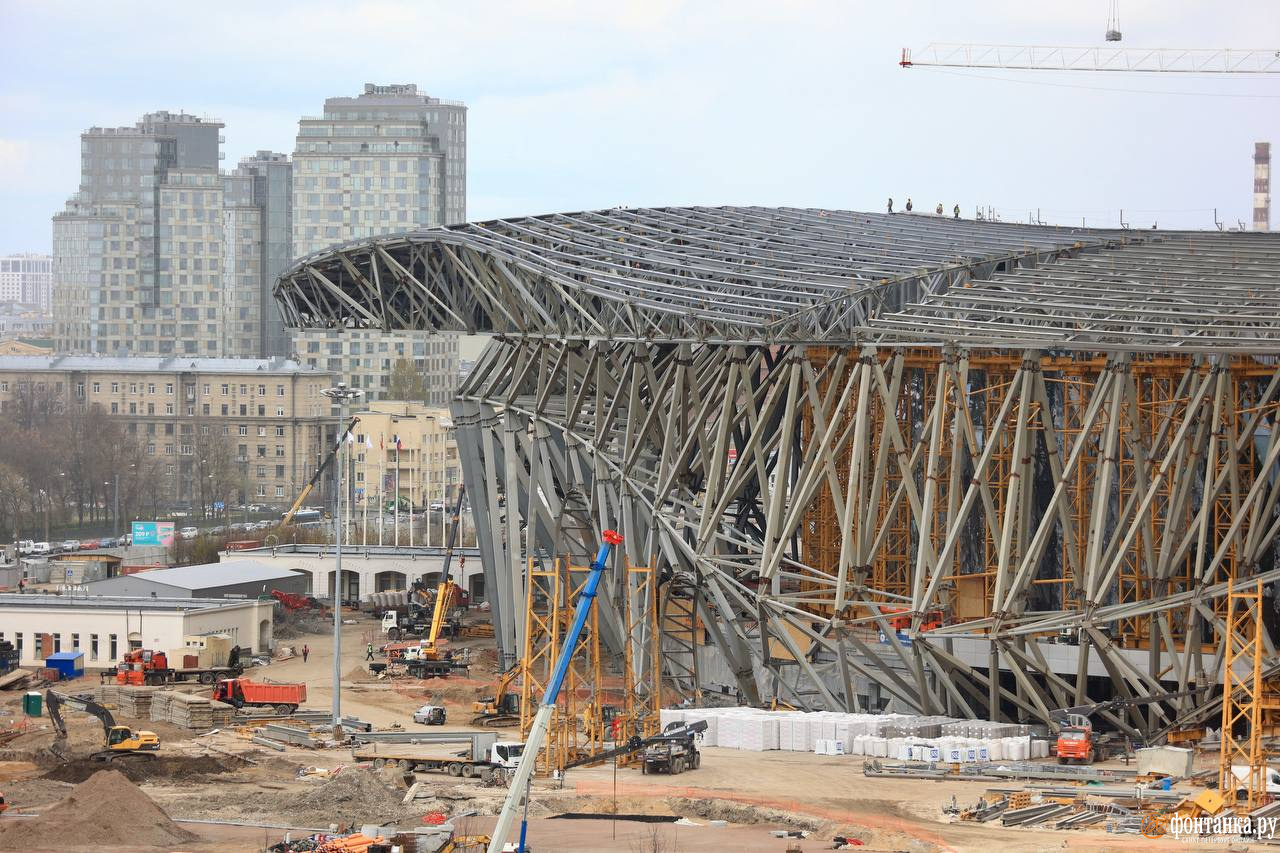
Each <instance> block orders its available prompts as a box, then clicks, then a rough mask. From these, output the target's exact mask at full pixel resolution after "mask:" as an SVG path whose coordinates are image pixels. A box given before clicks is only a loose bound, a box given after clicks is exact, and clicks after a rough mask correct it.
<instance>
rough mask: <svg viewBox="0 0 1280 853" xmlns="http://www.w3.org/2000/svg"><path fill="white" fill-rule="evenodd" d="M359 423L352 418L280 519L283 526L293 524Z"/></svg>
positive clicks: (356, 419) (357, 419) (358, 420)
mask: <svg viewBox="0 0 1280 853" xmlns="http://www.w3.org/2000/svg"><path fill="white" fill-rule="evenodd" d="M358 423H360V419H359V418H352V419H351V423H349V424H347V428H346V429H344V430H343V431H342V432H341V433H340V434H339V435H338V441H337V442H336V443H335V444H334V445H333V447H331V448H330V449H329V452H328V453H327V454H325V457H324V459H323V460H322V461H321V462H320V465H319V467H317V468H316V472H315V473H314V474H312V475H311V480H310V481H308V483H307V484H306V485H305V486H303V487H302V491H301V492H299V493H298V499H297V500H295V501H294V502H293V506H291V507H289V511H288V512H286V513H285V514H284V516H283V517H282V518H281V519H280V524H281V525H289V524H291V523H293V517H294V516H295V515H297V514H298V510H300V509H301V508H302V505H303V504H304V503H306V500H307V497H308V496H309V495H310V494H311V492H312V491H313V490H314V489H315V487H316V484H317V483H319V482H320V478H322V477H323V476H324V472H325V471H328V470H329V466H330V465H332V464H333V460H334V459H336V458H337V456H338V451H339V450H341V449H342V442H344V441H346V440H347V436H348V435H350V434H351V431H352V430H353V429H355V428H356V424H358Z"/></svg>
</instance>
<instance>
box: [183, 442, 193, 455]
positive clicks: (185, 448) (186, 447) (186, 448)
mask: <svg viewBox="0 0 1280 853" xmlns="http://www.w3.org/2000/svg"><path fill="white" fill-rule="evenodd" d="M181 452H182V455H183V456H190V455H192V453H193V452H194V451H193V450H192V449H191V445H190V444H184V445H182V447H181Z"/></svg>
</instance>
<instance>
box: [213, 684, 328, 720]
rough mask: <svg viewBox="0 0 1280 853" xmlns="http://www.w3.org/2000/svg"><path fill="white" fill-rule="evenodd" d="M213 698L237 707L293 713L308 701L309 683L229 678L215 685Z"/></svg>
mask: <svg viewBox="0 0 1280 853" xmlns="http://www.w3.org/2000/svg"><path fill="white" fill-rule="evenodd" d="M213 698H214V699H215V700H217V701H219V702H226V703H227V704H229V705H234V706H236V707H237V708H246V707H257V708H262V707H273V708H275V709H276V712H277V713H280V714H292V713H293V712H294V711H296V710H298V706H299V705H301V704H302V703H303V702H305V701H307V685H305V684H276V683H273V682H260V681H250V680H249V679H247V678H228V679H227V680H226V681H219V682H218V683H217V684H216V685H214V688H213Z"/></svg>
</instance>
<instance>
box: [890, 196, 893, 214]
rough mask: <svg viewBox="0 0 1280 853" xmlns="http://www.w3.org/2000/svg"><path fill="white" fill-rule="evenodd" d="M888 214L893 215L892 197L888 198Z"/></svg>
mask: <svg viewBox="0 0 1280 853" xmlns="http://www.w3.org/2000/svg"><path fill="white" fill-rule="evenodd" d="M889 212H890V213H893V196H889Z"/></svg>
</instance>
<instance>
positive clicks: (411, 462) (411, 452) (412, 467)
mask: <svg viewBox="0 0 1280 853" xmlns="http://www.w3.org/2000/svg"><path fill="white" fill-rule="evenodd" d="M416 470H417V465H416V464H415V462H414V449H413V448H412V447H410V448H409V547H410V548H412V547H413V503H414V501H413V481H414V480H415V479H416V477H415V475H414V474H415V471H416Z"/></svg>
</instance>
